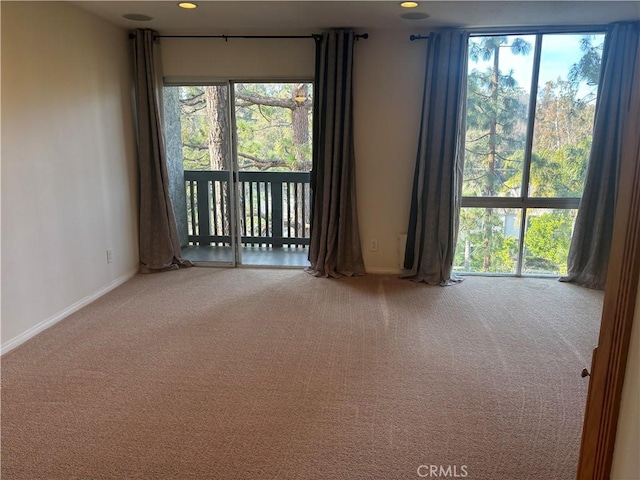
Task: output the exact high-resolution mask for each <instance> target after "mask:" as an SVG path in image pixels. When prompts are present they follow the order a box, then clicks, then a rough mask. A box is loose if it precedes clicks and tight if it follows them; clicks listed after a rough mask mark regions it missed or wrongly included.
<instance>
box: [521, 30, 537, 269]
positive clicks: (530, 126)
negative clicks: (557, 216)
mask: <svg viewBox="0 0 640 480" xmlns="http://www.w3.org/2000/svg"><path fill="white" fill-rule="evenodd" d="M541 52H542V34H540V33H539V34H537V35H536V46H535V49H534V51H533V72H532V73H531V89H530V93H529V107H528V113H527V140H526V144H525V149H524V165H523V168H522V191H521V195H522V199H523V201H526V199H527V198H528V197H529V177H530V175H531V156H532V155H533V153H532V150H533V130H534V127H535V122H536V105H537V98H538V78H539V75H540V56H541ZM521 212H522V214H521V215H520V238H519V239H518V262H517V263H516V275H517V276H521V275H522V261H523V259H524V236H525V232H526V221H527V209H526V208H523V209H522V210H521Z"/></svg>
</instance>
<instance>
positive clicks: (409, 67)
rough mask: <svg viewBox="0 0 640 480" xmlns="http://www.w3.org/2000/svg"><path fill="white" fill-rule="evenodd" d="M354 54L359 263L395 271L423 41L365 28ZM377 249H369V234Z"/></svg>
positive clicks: (411, 163)
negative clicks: (360, 250)
mask: <svg viewBox="0 0 640 480" xmlns="http://www.w3.org/2000/svg"><path fill="white" fill-rule="evenodd" d="M368 33H369V39H368V40H361V41H359V42H358V43H357V44H356V51H355V54H354V63H355V73H354V102H355V105H354V123H355V124H354V135H355V151H356V175H357V189H358V215H359V220H360V236H361V239H362V248H363V255H364V261H365V267H366V270H367V271H368V272H371V273H386V272H398V271H399V266H398V262H399V256H398V235H400V234H403V233H406V232H407V225H408V223H409V208H410V205H411V188H412V182H413V170H414V167H415V159H416V151H417V146H418V133H419V129H420V115H421V109H422V93H423V86H424V71H425V62H426V43H425V42H424V41H416V42H411V41H409V34H410V33H415V32H410V31H375V30H373V31H371V30H369V31H368ZM374 239H375V240H377V241H378V251H377V252H372V251H371V250H370V245H371V240H374Z"/></svg>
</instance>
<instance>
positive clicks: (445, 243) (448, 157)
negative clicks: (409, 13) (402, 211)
mask: <svg viewBox="0 0 640 480" xmlns="http://www.w3.org/2000/svg"><path fill="white" fill-rule="evenodd" d="M468 39H469V35H468V33H466V32H463V31H459V30H455V31H443V32H439V33H432V34H430V35H429V38H428V40H427V42H428V46H427V67H426V73H425V86H424V97H423V100H422V119H421V122H420V137H419V142H418V154H417V159H416V168H415V173H414V178H413V193H412V197H411V211H410V215H409V228H408V233H407V245H406V249H405V258H404V267H405V269H408V270H409V272H407V273H406V274H405V275H403V277H404V278H409V279H411V280H414V281H417V282H425V283H427V284H429V285H451V284H453V283H457V282H459V281H461V280H462V278H460V277H457V276H455V275H452V272H451V270H452V266H453V257H454V253H455V248H456V238H457V232H458V218H459V214H460V198H461V191H462V162H463V156H462V153H463V150H464V100H465V92H466V83H467V78H466V71H467V43H468Z"/></svg>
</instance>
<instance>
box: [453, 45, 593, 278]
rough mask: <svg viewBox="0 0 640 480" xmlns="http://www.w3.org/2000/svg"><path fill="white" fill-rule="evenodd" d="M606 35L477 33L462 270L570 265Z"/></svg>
mask: <svg viewBox="0 0 640 480" xmlns="http://www.w3.org/2000/svg"><path fill="white" fill-rule="evenodd" d="M603 42H604V35H603V34H602V33H599V32H588V33H579V34H574V33H565V34H536V35H484V36H483V35H479V36H473V37H471V39H470V42H469V64H468V83H467V113H466V139H465V140H466V145H465V157H464V175H463V199H462V209H461V214H460V229H459V234H458V244H457V248H456V257H455V263H454V269H455V270H456V271H458V272H481V273H496V274H516V275H521V274H542V275H545V274H547V275H548V274H551V275H559V274H563V273H565V272H566V268H567V265H566V263H567V253H568V249H569V245H570V241H571V234H572V230H573V224H574V220H575V215H576V212H577V208H578V205H579V203H580V197H581V195H582V189H583V186H584V180H585V172H586V168H587V162H588V158H589V151H590V147H591V135H592V127H593V119H594V112H595V105H596V99H597V91H598V81H599V76H600V58H601V54H602V45H603Z"/></svg>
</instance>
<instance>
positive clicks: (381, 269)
mask: <svg viewBox="0 0 640 480" xmlns="http://www.w3.org/2000/svg"><path fill="white" fill-rule="evenodd" d="M365 270H366V271H367V273H373V274H391V275H400V274H401V273H402V270H400V269H399V268H388V267H366V268H365Z"/></svg>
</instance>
